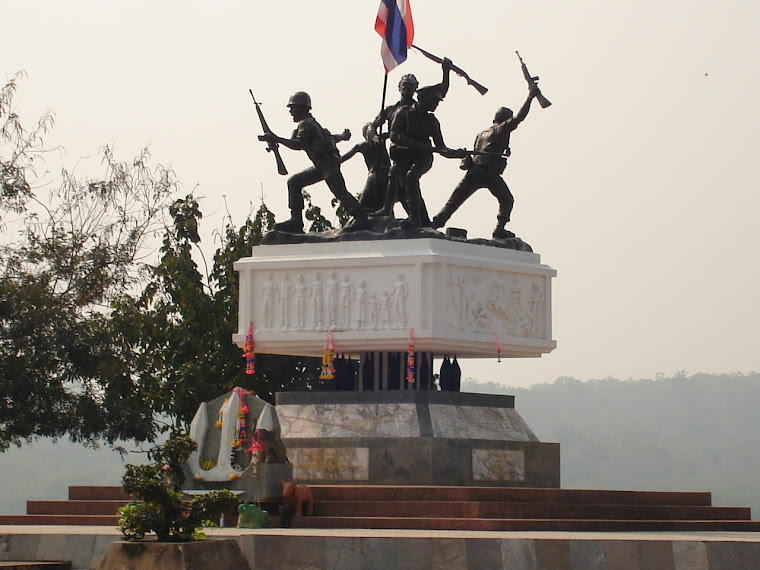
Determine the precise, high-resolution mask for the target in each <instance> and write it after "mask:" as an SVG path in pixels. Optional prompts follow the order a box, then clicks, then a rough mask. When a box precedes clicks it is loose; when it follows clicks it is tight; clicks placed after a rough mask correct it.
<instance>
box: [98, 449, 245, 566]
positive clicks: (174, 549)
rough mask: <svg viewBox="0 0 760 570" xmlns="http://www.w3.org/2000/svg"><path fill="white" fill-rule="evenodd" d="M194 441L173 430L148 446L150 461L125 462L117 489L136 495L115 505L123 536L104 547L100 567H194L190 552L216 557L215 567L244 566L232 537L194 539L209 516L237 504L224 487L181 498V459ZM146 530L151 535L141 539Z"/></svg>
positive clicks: (209, 523) (210, 523) (200, 534)
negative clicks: (146, 462) (118, 507)
mask: <svg viewBox="0 0 760 570" xmlns="http://www.w3.org/2000/svg"><path fill="white" fill-rule="evenodd" d="M196 447H197V444H196V442H195V441H193V440H192V439H190V438H189V437H187V436H173V437H172V438H170V439H169V440H167V441H166V443H164V444H163V445H157V446H155V447H153V448H152V449H151V450H150V451H149V452H148V458H149V459H150V460H152V463H151V464H149V465H127V466H126V469H125V473H124V476H123V477H122V490H123V491H124V492H125V493H126V494H128V495H130V496H132V497H135V499H136V500H134V501H132V502H130V503H129V504H127V505H125V506H124V507H121V508H120V509H119V528H120V529H121V532H122V534H123V535H124V538H125V539H126V541H120V542H116V543H114V544H112V545H111V546H110V547H109V549H108V551H107V552H106V554H105V556H104V557H103V560H102V562H101V565H100V567H101V568H114V567H117V568H122V567H123V568H135V569H137V568H142V567H145V568H148V567H151V568H152V567H156V568H171V567H176V568H186V567H195V566H194V565H192V564H188V563H187V561H186V559H187V558H188V557H192V556H195V557H198V556H200V557H201V558H203V559H204V560H214V561H218V562H219V564H220V565H219V567H230V568H247V567H248V565H247V563H246V562H245V558H244V557H243V554H242V552H241V551H240V549H239V548H238V546H237V543H236V542H235V541H234V540H213V541H203V542H201V543H197V542H195V543H194V541H198V540H200V539H203V538H205V534H204V533H203V528H204V527H211V526H215V524H214V522H213V521H214V520H215V519H217V518H218V517H220V516H221V515H222V514H223V513H225V512H228V511H230V510H233V509H236V508H237V505H238V500H237V499H236V498H235V495H233V494H232V493H231V492H230V491H228V490H226V489H224V490H218V491H210V492H209V493H207V494H204V495H199V496H195V497H193V498H192V499H189V500H188V499H186V496H185V495H184V493H183V492H182V490H181V488H182V484H183V483H184V481H185V474H184V471H183V464H184V463H185V462H187V459H188V458H189V457H190V454H191V453H192V452H193V451H195V449H196ZM150 533H154V534H155V540H150V541H147V540H146V536H147V535H148V534H150ZM194 544H196V545H197V544H201V545H203V546H195V545H194ZM204 544H205V545H204ZM201 551H202V552H201ZM230 556H232V557H233V558H232V559H229V557H230ZM220 557H221V558H220ZM228 559H229V560H228ZM172 560H173V561H175V562H170V561H172ZM156 564H158V565H156ZM170 564H171V565H170ZM227 564H230V565H229V566H227Z"/></svg>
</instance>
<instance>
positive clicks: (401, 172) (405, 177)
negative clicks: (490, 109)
mask: <svg viewBox="0 0 760 570" xmlns="http://www.w3.org/2000/svg"><path fill="white" fill-rule="evenodd" d="M441 98H442V97H441V92H440V90H439V89H438V86H437V85H432V86H430V87H422V88H421V89H419V90H418V91H417V99H418V100H417V102H416V103H415V104H414V105H412V106H411V107H404V108H403V109H400V110H399V111H398V113H396V115H395V116H394V117H393V122H392V123H391V129H390V134H391V137H390V138H391V151H390V155H391V160H392V161H393V164H392V166H391V172H390V181H389V183H388V194H387V196H395V195H396V194H397V192H398V195H399V197H403V200H402V204H403V205H404V208H405V209H406V213H407V214H408V216H409V218H408V219H407V220H406V221H405V222H403V223H402V225H406V226H409V227H427V226H430V219H429V218H428V213H427V209H426V208H425V202H424V200H423V199H422V193H421V189H420V178H421V177H422V176H423V175H424V174H425V173H426V172H427V171H428V170H430V168H431V167H432V166H433V153H434V152H437V153H438V154H440V155H442V156H445V157H447V158H462V157H463V156H465V155H464V154H463V152H464V151H460V150H453V149H450V148H448V147H447V146H446V143H444V141H443V134H442V133H441V124H440V123H439V122H438V119H436V117H435V115H434V114H433V111H435V110H436V109H437V108H438V104H439V103H440V102H441ZM431 141H432V144H431ZM387 204H388V201H386V205H387Z"/></svg>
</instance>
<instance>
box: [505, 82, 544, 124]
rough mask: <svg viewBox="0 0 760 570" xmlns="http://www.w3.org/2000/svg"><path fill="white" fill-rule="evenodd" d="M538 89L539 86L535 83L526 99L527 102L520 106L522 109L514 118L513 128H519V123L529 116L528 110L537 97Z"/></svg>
mask: <svg viewBox="0 0 760 570" xmlns="http://www.w3.org/2000/svg"><path fill="white" fill-rule="evenodd" d="M537 91H538V88H537V87H535V85H533V86H531V88H530V92H529V93H528V98H527V99H526V100H525V103H523V106H522V107H520V110H519V111H518V112H517V115H515V116H514V118H513V119H512V121H511V123H512V128H517V125H519V124H520V123H522V122H523V120H524V119H525V117H527V116H528V111H530V103H531V101H533V99H535V97H536V92H537Z"/></svg>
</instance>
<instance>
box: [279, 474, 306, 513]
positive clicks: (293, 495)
mask: <svg viewBox="0 0 760 570" xmlns="http://www.w3.org/2000/svg"><path fill="white" fill-rule="evenodd" d="M280 483H282V499H283V500H284V501H285V506H286V507H288V508H289V509H291V510H292V511H294V513H295V516H297V517H300V516H301V514H302V513H303V506H304V505H306V514H307V515H311V514H314V496H313V495H312V494H311V489H310V488H309V486H308V485H299V484H298V479H295V480H294V481H285V479H280Z"/></svg>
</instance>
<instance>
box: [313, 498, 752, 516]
mask: <svg viewBox="0 0 760 570" xmlns="http://www.w3.org/2000/svg"><path fill="white" fill-rule="evenodd" d="M314 510H315V514H316V515H318V516H330V517H352V516H356V515H358V514H361V515H362V516H364V517H384V518H392V517H406V518H430V517H440V518H457V519H459V518H500V519H504V518H509V519H621V520H638V519H651V520H750V516H751V513H750V509H749V508H748V507H691V506H686V507H684V506H669V505H595V504H591V505H578V504H561V503H494V502H475V501H424V502H419V501H368V502H362V501H323V500H319V499H315V506H314Z"/></svg>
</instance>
